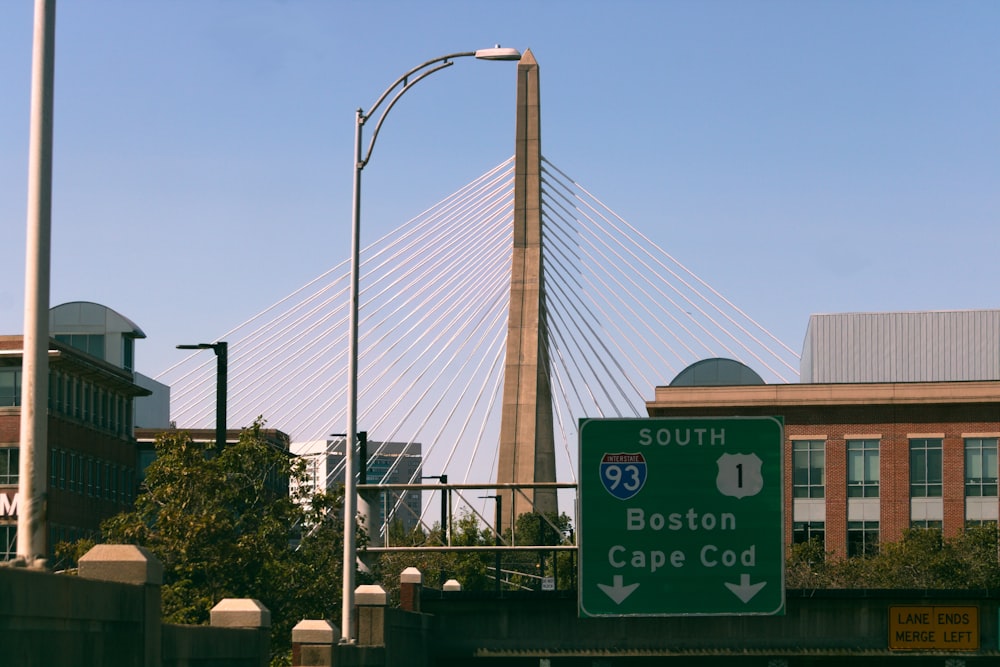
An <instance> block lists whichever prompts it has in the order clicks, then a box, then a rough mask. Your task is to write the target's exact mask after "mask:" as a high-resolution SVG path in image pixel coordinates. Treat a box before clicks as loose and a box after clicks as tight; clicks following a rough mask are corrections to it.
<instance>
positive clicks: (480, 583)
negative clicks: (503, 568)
mask: <svg viewBox="0 0 1000 667" xmlns="http://www.w3.org/2000/svg"><path fill="white" fill-rule="evenodd" d="M442 543H443V540H442V532H441V526H440V525H439V524H434V527H433V528H432V529H431V531H430V532H427V533H425V532H424V531H423V530H421V529H420V528H417V529H415V530H414V531H413V532H411V533H410V534H409V535H407V536H405V538H404V539H399V538H398V537H397V539H396V540H394V541H393V544H395V545H397V546H435V545H440V544H442ZM451 543H452V545H453V546H492V545H493V533H492V532H490V531H489V530H488V529H483V528H482V527H481V526H480V525H479V521H478V519H477V518H476V517H475V515H473V514H471V513H462V514H460V515H459V517H458V518H457V519H456V520H455V522H454V523H453V525H452V534H451ZM492 562H493V554H490V553H486V552H483V553H468V552H465V553H456V552H440V551H436V552H428V551H424V552H420V551H402V552H400V551H397V552H389V553H383V554H380V555H379V557H378V558H377V559H373V566H372V577H373V579H374V580H376V581H378V582H379V583H380V585H381V586H382V588H384V589H385V590H386V592H387V593H389V596H390V599H391V600H393V601H394V602H398V600H399V575H400V574H401V573H402V572H403V570H405V569H406V568H408V567H415V568H417V569H418V570H420V573H421V574H422V575H423V577H424V585H425V586H427V587H429V588H434V587H436V586H438V585H440V584H441V583H442V582H444V581H445V580H447V579H455V580H457V581H458V582H459V583H460V584H461V585H462V590H467V591H480V590H491V589H492V586H493V579H492V576H491V575H490V574H489V573H488V572H487V567H488V565H490V564H492Z"/></svg>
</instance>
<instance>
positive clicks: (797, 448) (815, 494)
mask: <svg viewBox="0 0 1000 667" xmlns="http://www.w3.org/2000/svg"><path fill="white" fill-rule="evenodd" d="M825 444H826V443H825V442H824V441H822V440H793V441H792V496H793V497H794V498H822V497H823V496H824V490H825V487H824V481H823V471H824V469H825V468H826V463H825V457H826V449H825Z"/></svg>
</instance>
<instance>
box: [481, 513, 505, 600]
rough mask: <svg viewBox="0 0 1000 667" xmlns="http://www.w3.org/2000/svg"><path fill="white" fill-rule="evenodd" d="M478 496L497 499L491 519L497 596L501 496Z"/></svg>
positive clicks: (498, 594)
mask: <svg viewBox="0 0 1000 667" xmlns="http://www.w3.org/2000/svg"><path fill="white" fill-rule="evenodd" d="M479 497H480V498H493V499H494V500H496V501H497V508H496V512H497V514H496V518H495V519H493V523H494V524H496V526H495V527H494V530H495V532H494V534H493V546H494V547H496V548H495V549H494V550H493V554H494V555H493V559H494V563H495V564H494V568H495V569H496V592H497V597H500V520H501V517H503V496H501V495H499V494H497V495H495V496H479Z"/></svg>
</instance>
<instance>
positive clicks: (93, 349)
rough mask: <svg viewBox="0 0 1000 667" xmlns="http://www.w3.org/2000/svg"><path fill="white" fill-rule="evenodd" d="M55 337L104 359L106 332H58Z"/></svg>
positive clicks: (61, 341)
mask: <svg viewBox="0 0 1000 667" xmlns="http://www.w3.org/2000/svg"><path fill="white" fill-rule="evenodd" d="M55 339H56V340H57V341H59V342H60V343H65V344H66V345H69V346H70V347H75V348H76V349H78V350H83V351H84V352H86V353H87V354H89V355H91V356H94V357H97V358H98V359H104V334H56V335H55Z"/></svg>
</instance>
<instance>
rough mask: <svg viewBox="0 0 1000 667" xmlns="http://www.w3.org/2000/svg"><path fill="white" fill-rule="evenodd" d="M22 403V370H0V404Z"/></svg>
mask: <svg viewBox="0 0 1000 667" xmlns="http://www.w3.org/2000/svg"><path fill="white" fill-rule="evenodd" d="M11 405H21V371H20V369H18V370H12V369H9V368H8V369H4V370H0V406H11Z"/></svg>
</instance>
